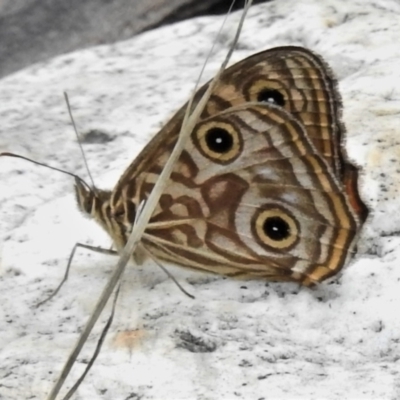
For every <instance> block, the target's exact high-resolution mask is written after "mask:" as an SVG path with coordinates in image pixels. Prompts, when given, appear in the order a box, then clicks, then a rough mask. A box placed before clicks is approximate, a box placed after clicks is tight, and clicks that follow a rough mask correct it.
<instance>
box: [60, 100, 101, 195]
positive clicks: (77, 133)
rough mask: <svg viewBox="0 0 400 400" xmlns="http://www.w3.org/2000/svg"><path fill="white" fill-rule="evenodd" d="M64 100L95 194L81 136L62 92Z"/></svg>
mask: <svg viewBox="0 0 400 400" xmlns="http://www.w3.org/2000/svg"><path fill="white" fill-rule="evenodd" d="M64 98H65V102H66V103H67V108H68V114H69V117H70V119H71V123H72V126H73V128H74V131H75V135H76V140H77V141H78V145H79V148H80V149H81V154H82V158H83V162H84V163H85V167H86V171H87V173H88V174H89V179H90V182H91V183H92V188H93V191H94V192H95V193H96V186H95V184H94V180H93V177H92V174H91V173H90V169H89V165H88V162H87V159H86V155H85V152H84V151H83V147H82V140H81V136H80V134H79V132H78V129H76V124H75V120H74V117H73V116H72V110H71V105H70V103H69V97H68V94H67V92H64Z"/></svg>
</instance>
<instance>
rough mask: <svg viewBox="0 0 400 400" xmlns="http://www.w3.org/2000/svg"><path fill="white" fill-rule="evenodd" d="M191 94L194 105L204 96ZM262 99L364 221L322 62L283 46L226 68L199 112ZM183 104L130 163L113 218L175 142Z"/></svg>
mask: <svg viewBox="0 0 400 400" xmlns="http://www.w3.org/2000/svg"><path fill="white" fill-rule="evenodd" d="M207 85H208V84H206V85H204V86H203V87H202V88H201V89H199V91H198V92H197V93H196V96H195V101H194V103H195V104H196V102H197V101H198V100H199V99H200V98H201V96H202V95H203V93H204V92H205V90H206V88H207ZM254 101H257V102H259V101H262V102H266V103H272V104H275V105H277V106H280V107H282V108H283V109H285V110H286V111H287V112H289V113H290V114H292V115H293V116H294V117H295V118H296V119H298V120H299V121H300V122H301V123H302V124H303V125H304V127H305V128H306V130H307V134H308V136H309V138H310V139H311V142H312V144H313V145H314V146H315V147H316V149H317V150H318V152H319V153H320V154H321V155H322V156H323V157H324V158H325V160H326V161H327V163H328V164H329V165H330V167H331V169H332V171H333V173H334V174H335V176H336V177H337V178H338V180H339V181H340V182H341V183H342V184H343V186H344V187H345V190H346V191H347V192H348V196H349V198H350V201H351V204H352V207H353V209H354V211H355V212H356V214H357V216H358V218H359V219H360V220H361V221H362V222H364V221H365V219H366V217H367V214H368V211H367V208H366V206H365V205H364V203H363V202H362V200H361V199H360V197H359V196H358V170H357V168H356V167H355V166H353V165H352V164H351V163H349V162H348V161H346V160H345V159H346V154H345V151H344V149H343V147H342V145H341V141H342V136H343V133H344V126H343V124H342V123H341V99H340V95H339V93H338V91H337V84H336V80H335V78H334V76H333V74H332V73H331V70H330V68H329V67H328V66H327V64H326V63H325V62H324V61H323V60H322V59H321V58H320V57H319V56H317V55H316V54H314V53H313V52H311V51H310V50H307V49H304V48H301V47H294V46H286V47H278V48H274V49H270V50H267V51H263V52H261V53H258V54H255V55H253V56H251V57H249V58H247V59H245V60H243V61H241V62H239V63H237V64H235V65H233V66H232V67H230V68H228V69H226V70H225V71H224V72H223V74H222V76H221V80H220V82H219V83H218V85H217V86H216V88H215V90H214V92H213V94H212V96H211V97H210V100H209V102H208V104H207V106H206V108H205V110H204V112H203V114H202V118H203V119H204V118H208V117H210V116H213V115H217V114H219V113H221V112H223V111H224V110H227V109H229V108H231V107H234V106H239V105H241V104H245V103H248V102H254ZM185 108H186V106H184V107H183V108H182V109H180V110H179V111H178V112H177V113H176V114H175V116H174V117H173V118H172V119H171V120H170V121H169V122H168V123H167V124H166V125H165V127H164V128H163V129H162V130H161V131H160V132H159V133H158V135H156V136H155V137H154V138H153V140H152V141H150V143H149V144H148V145H147V146H146V147H145V149H144V150H143V151H142V153H141V154H140V155H139V156H138V157H137V159H135V160H134V161H133V163H132V164H131V165H130V166H129V167H128V169H127V170H126V171H125V173H124V174H123V175H122V177H121V179H120V181H119V182H118V184H117V186H116V187H115V189H114V192H113V194H112V198H111V203H112V206H113V209H114V211H115V213H116V214H121V213H124V210H125V209H126V207H128V205H127V204H128V203H129V202H131V205H129V207H130V208H132V207H135V206H137V204H138V202H139V201H140V196H139V195H138V192H137V191H136V190H135V188H137V187H138V185H139V186H140V184H141V182H144V181H146V180H148V178H147V177H146V175H147V174H148V173H151V174H159V173H160V171H161V170H162V167H163V165H164V164H165V162H166V159H167V158H168V157H169V155H170V150H169V151H167V150H166V149H171V148H172V147H173V145H174V144H175V143H176V140H177V138H178V134H179V130H180V127H181V124H182V119H183V115H184V111H185Z"/></svg>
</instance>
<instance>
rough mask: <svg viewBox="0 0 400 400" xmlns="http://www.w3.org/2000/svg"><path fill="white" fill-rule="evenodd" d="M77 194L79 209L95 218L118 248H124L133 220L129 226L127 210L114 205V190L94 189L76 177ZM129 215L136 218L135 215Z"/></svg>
mask: <svg viewBox="0 0 400 400" xmlns="http://www.w3.org/2000/svg"><path fill="white" fill-rule="evenodd" d="M75 194H76V200H77V203H78V208H79V210H80V211H82V213H83V214H85V215H86V216H88V217H89V218H92V219H94V220H95V221H96V222H97V223H98V224H99V225H100V226H101V227H102V228H103V229H104V230H105V231H106V232H107V233H108V234H109V235H110V236H111V238H112V240H113V242H114V244H115V246H116V247H117V249H119V248H122V247H123V246H124V245H125V243H126V238H127V236H128V235H129V232H130V230H131V228H132V222H130V223H129V224H128V226H127V224H126V219H127V215H126V214H127V213H126V212H125V211H126V210H122V212H121V211H119V210H118V207H117V208H116V207H113V206H112V192H111V191H107V190H100V189H97V188H96V189H93V188H91V187H90V186H88V185H87V184H86V183H85V182H84V181H82V180H81V179H79V178H75ZM128 214H129V213H128ZM129 217H130V218H134V215H133V216H132V215H129Z"/></svg>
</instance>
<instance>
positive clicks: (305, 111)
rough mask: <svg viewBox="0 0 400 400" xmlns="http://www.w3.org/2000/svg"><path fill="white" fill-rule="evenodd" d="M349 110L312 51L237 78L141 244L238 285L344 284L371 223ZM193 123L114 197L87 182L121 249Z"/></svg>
mask: <svg viewBox="0 0 400 400" xmlns="http://www.w3.org/2000/svg"><path fill="white" fill-rule="evenodd" d="M206 88H207V84H206V85H204V86H203V87H202V88H201V89H200V90H199V91H198V92H197V93H196V95H195V99H194V103H196V102H197V101H199V99H200V98H201V96H202V94H203V93H204V92H205V90H206ZM341 107H342V106H341V98H340V95H339V93H338V90H337V83H336V80H335V78H334V77H333V74H332V72H331V70H330V68H329V67H328V66H327V64H326V63H325V62H324V61H323V60H322V59H321V58H320V57H319V56H317V55H316V54H314V53H312V52H311V51H310V50H307V49H304V48H301V47H293V46H290V47H278V48H274V49H271V50H267V51H263V52H261V53H258V54H255V55H253V56H251V57H249V58H247V59H245V60H243V61H241V62H239V63H237V64H235V65H233V66H232V67H230V68H228V69H226V70H225V71H224V72H223V74H222V76H221V79H220V81H219V82H218V83H217V86H216V88H215V90H214V91H213V94H212V95H211V97H210V99H209V101H208V103H207V106H206V108H205V110H204V112H203V113H202V115H201V118H200V120H199V121H198V123H197V125H196V127H195V129H194V130H193V132H192V133H191V135H190V138H189V140H188V142H187V145H186V148H185V149H184V151H183V152H182V154H181V156H180V158H179V160H178V162H177V163H176V164H175V166H174V169H173V172H172V174H171V177H170V179H169V181H168V185H167V188H166V189H165V191H164V192H163V194H162V195H161V198H160V201H159V203H158V205H157V207H156V209H155V210H154V213H153V216H152V218H151V220H150V222H149V224H148V226H147V228H146V231H145V234H144V235H143V237H142V241H141V244H142V245H143V246H144V247H145V248H146V249H147V250H148V251H149V252H150V253H151V254H152V255H154V256H155V257H157V258H159V259H163V260H168V261H172V262H174V263H177V264H180V265H182V266H185V267H189V268H193V269H196V270H201V271H207V272H213V273H218V274H223V275H227V276H232V277H240V278H242V277H243V278H265V279H268V280H275V281H294V282H298V283H301V284H303V285H306V286H310V285H312V284H314V283H317V282H320V281H322V280H324V279H326V278H328V277H330V276H332V275H334V274H336V273H338V272H339V271H340V270H341V269H342V267H343V266H344V264H345V263H346V261H347V260H348V259H349V258H350V256H351V255H352V254H353V253H354V247H355V244H356V241H357V238H358V236H359V232H360V229H361V227H362V225H363V223H364V222H365V220H366V218H367V215H368V209H367V207H366V206H365V204H364V203H363V202H362V200H361V199H360V197H359V194H358V182H357V181H358V169H357V167H355V166H354V165H353V164H351V163H350V162H349V161H348V159H347V155H346V152H345V150H344V148H343V146H342V139H343V135H344V126H343V124H342V122H341ZM184 112H185V106H184V107H182V108H181V109H180V110H179V111H178V112H177V113H176V114H175V116H174V117H173V118H172V119H171V120H170V121H169V122H168V123H167V124H166V125H165V127H164V128H163V129H162V130H161V131H160V132H159V133H158V134H157V135H156V136H155V137H154V138H153V139H152V140H151V141H150V143H149V144H148V145H147V146H146V147H145V149H144V150H143V151H142V152H141V154H140V155H139V156H138V157H137V158H136V159H135V160H134V161H133V162H132V164H131V165H130V166H129V167H128V169H127V170H126V171H125V172H124V174H123V175H122V177H121V178H120V180H119V182H118V183H117V185H116V187H115V188H114V190H113V191H99V190H96V191H95V190H92V189H90V188H88V187H86V186H85V185H83V184H82V182H80V181H79V180H76V194H77V200H78V205H79V208H80V209H81V210H82V211H83V212H84V213H85V214H87V215H89V216H90V217H92V218H94V219H95V220H96V221H97V222H98V223H99V224H100V225H101V226H102V227H103V228H104V229H105V230H106V232H107V233H108V234H109V235H110V236H111V238H112V239H113V241H114V243H115V245H116V247H117V249H122V248H123V246H124V245H125V244H126V241H127V238H128V236H129V234H130V232H131V230H132V227H133V223H134V220H135V215H136V212H137V209H138V205H139V204H140V203H141V202H142V201H143V200H145V199H147V197H148V196H149V193H150V192H151V190H152V188H153V186H154V184H155V182H156V181H157V178H158V177H159V175H160V173H161V171H162V169H163V166H164V165H165V163H166V161H167V159H168V157H169V155H170V154H171V152H172V149H173V147H174V145H175V143H176V141H177V139H178V135H179V130H180V127H181V125H182V121H183V116H184Z"/></svg>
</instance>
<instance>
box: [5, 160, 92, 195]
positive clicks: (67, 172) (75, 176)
mask: <svg viewBox="0 0 400 400" xmlns="http://www.w3.org/2000/svg"><path fill="white" fill-rule="evenodd" d="M0 157H14V158H21V159H22V160H25V161H29V162H31V163H33V164H36V165H40V166H41V167H46V168H49V169H52V170H54V171H58V172H62V173H63V174H66V175H69V176H72V177H73V178H75V179H78V180H79V181H80V182H81V183H82V184H83V185H85V186H86V187H87V189H89V190H91V188H90V186H89V185H88V184H87V183H86V182H85V181H84V180H83V179H82V178H81V177H79V176H78V175H75V174H73V173H72V172H69V171H66V170H64V169H60V168H56V167H52V166H51V165H47V164H44V163H41V162H39V161H35V160H32V159H30V158H28V157H24V156H20V155H19V154H14V153H8V152H4V153H0Z"/></svg>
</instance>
